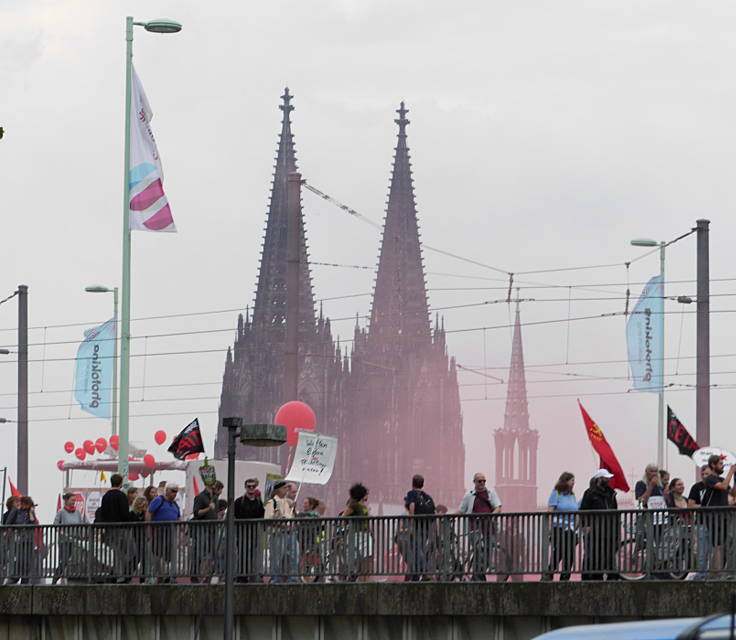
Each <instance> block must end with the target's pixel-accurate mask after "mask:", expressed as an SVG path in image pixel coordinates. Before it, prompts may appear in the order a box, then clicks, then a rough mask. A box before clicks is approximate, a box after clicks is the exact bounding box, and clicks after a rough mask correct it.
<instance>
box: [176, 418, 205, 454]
mask: <svg viewBox="0 0 736 640" xmlns="http://www.w3.org/2000/svg"><path fill="white" fill-rule="evenodd" d="M168 450H169V452H170V453H173V454H174V457H175V458H178V459H179V460H184V458H185V457H186V456H188V455H189V454H190V453H204V443H203V442H202V433H201V432H200V430H199V419H198V418H194V420H192V421H191V422H190V423H189V424H188V425H187V426H186V427H184V428H183V429H182V430H181V433H180V434H179V435H178V436H176V438H174V440H173V441H172V442H171V446H170V447H169V449H168Z"/></svg>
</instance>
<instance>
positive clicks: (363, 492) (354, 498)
mask: <svg viewBox="0 0 736 640" xmlns="http://www.w3.org/2000/svg"><path fill="white" fill-rule="evenodd" d="M342 515H343V516H344V517H346V518H360V519H359V520H357V521H353V522H351V524H350V526H349V530H348V562H347V564H348V581H350V582H358V581H360V580H361V579H362V580H363V581H365V580H366V579H367V577H368V574H369V573H370V570H371V563H372V562H373V537H372V536H371V527H370V522H369V521H368V520H367V518H368V516H370V515H371V511H370V509H369V508H368V489H367V488H366V487H365V486H364V485H363V484H362V483H360V482H356V483H355V484H354V485H353V486H352V487H350V499H349V500H348V506H347V507H346V509H345V511H343V513H342ZM351 551H352V553H353V554H354V555H353V556H352V557H351V553H350V552H351Z"/></svg>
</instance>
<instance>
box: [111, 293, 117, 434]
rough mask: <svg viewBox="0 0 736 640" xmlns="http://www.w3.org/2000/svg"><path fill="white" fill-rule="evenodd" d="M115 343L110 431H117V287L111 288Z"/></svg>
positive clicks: (114, 432)
mask: <svg viewBox="0 0 736 640" xmlns="http://www.w3.org/2000/svg"><path fill="white" fill-rule="evenodd" d="M112 296H113V303H112V304H113V317H114V321H113V323H112V324H113V327H114V330H115V344H114V352H113V356H112V433H113V435H115V434H116V433H117V432H118V288H117V287H115V288H114V289H113V290H112Z"/></svg>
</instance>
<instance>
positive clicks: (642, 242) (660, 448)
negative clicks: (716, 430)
mask: <svg viewBox="0 0 736 640" xmlns="http://www.w3.org/2000/svg"><path fill="white" fill-rule="evenodd" d="M631 244H632V246H634V247H659V275H660V277H661V278H662V296H663V297H664V254H665V247H666V246H667V244H668V243H667V242H664V241H662V242H657V241H656V240H649V239H648V238H636V239H634V240H632V241H631ZM660 339H661V340H662V362H660V363H659V364H660V371H661V372H662V375H661V376H660V378H659V392H658V396H659V405H658V408H657V465H658V467H659V468H660V469H662V468H663V467H664V434H665V429H664V422H665V418H664V315H663V316H662V318H661V322H660Z"/></svg>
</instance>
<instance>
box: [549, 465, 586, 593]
mask: <svg viewBox="0 0 736 640" xmlns="http://www.w3.org/2000/svg"><path fill="white" fill-rule="evenodd" d="M574 487H575V476H574V475H573V474H572V473H570V472H568V471H565V472H564V473H562V474H561V475H560V477H559V479H558V480H557V484H556V485H555V488H554V489H553V490H552V493H551V494H550V496H549V500H548V501H547V511H549V512H556V514H555V515H554V516H552V551H551V554H550V563H549V565H548V567H547V573H545V574H544V575H543V576H542V580H552V577H553V574H554V572H555V571H557V568H558V567H559V565H560V563H562V571H561V573H560V580H569V579H570V572H571V571H572V566H573V564H574V562H575V547H576V546H577V544H578V534H577V531H576V530H575V512H576V511H577V510H578V501H577V498H576V497H575V493H574V492H573V489H574Z"/></svg>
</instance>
